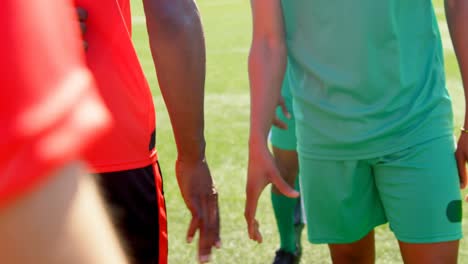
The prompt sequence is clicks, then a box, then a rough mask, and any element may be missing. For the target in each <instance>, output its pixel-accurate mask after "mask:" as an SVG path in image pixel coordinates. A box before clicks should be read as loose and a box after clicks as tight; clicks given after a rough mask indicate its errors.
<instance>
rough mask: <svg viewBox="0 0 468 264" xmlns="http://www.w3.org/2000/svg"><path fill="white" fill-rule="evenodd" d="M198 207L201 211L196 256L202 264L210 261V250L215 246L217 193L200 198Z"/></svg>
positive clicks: (217, 228) (217, 225) (217, 227)
mask: <svg viewBox="0 0 468 264" xmlns="http://www.w3.org/2000/svg"><path fill="white" fill-rule="evenodd" d="M200 206H201V210H202V211H201V223H200V240H199V243H198V256H199V260H200V262H202V263H204V262H207V261H209V260H210V256H211V249H212V247H213V246H214V245H215V243H216V239H217V237H218V234H219V232H218V230H219V224H218V222H217V219H219V218H218V195H217V193H211V194H207V195H204V196H202V197H201V205H200Z"/></svg>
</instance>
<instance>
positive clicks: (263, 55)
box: [249, 37, 287, 63]
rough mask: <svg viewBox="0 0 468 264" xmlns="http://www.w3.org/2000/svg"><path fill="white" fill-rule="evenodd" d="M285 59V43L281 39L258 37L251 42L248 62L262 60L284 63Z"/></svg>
mask: <svg viewBox="0 0 468 264" xmlns="http://www.w3.org/2000/svg"><path fill="white" fill-rule="evenodd" d="M286 57H287V50H286V43H285V42H284V41H283V40H282V39H277V38H268V37H259V38H255V37H254V39H253V41H252V46H251V48H250V55H249V60H256V59H257V58H258V59H262V60H264V61H270V62H275V61H276V62H280V63H284V62H285V61H286Z"/></svg>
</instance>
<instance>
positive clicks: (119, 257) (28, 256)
mask: <svg viewBox="0 0 468 264" xmlns="http://www.w3.org/2000/svg"><path fill="white" fill-rule="evenodd" d="M103 204H104V203H103V201H102V200H101V199H100V197H99V195H98V191H97V188H96V185H95V183H94V182H93V180H92V178H91V177H89V176H88V175H86V174H85V171H84V169H83V167H82V165H81V164H79V163H77V162H71V163H69V164H67V165H65V166H64V167H62V168H60V169H58V170H57V171H56V172H54V173H52V175H50V176H49V179H48V180H47V181H46V182H45V183H43V184H42V186H40V188H37V189H36V190H35V191H33V192H31V193H28V194H27V195H26V196H25V197H22V198H20V199H19V200H17V201H15V202H14V203H13V204H11V205H9V206H8V207H6V208H3V209H1V210H0V258H1V261H2V263H16V264H19V263H41V264H42V263H44V264H62V263H70V264H82V263H90V264H101V263H115V264H123V263H127V262H126V260H125V257H124V255H123V251H122V250H121V248H120V246H119V243H118V240H117V237H116V235H115V233H114V230H113V229H112V225H111V222H110V221H109V219H108V216H107V215H106V210H105V208H104V206H103Z"/></svg>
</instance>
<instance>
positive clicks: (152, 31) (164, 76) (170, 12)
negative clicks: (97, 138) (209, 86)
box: [143, 0, 221, 262]
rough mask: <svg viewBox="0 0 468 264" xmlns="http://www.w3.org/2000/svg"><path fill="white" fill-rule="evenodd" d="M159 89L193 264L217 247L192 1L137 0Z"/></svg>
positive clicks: (200, 42)
mask: <svg viewBox="0 0 468 264" xmlns="http://www.w3.org/2000/svg"><path fill="white" fill-rule="evenodd" d="M143 3H144V8H145V14H146V23H147V27H148V35H149V40H150V46H151V52H152V55H153V60H154V64H155V67H156V69H157V75H158V82H159V87H160V89H161V92H162V95H163V97H164V101H165V103H166V106H167V109H168V112H169V116H170V119H171V123H172V128H173V131H174V137H175V141H176V144H177V152H178V157H177V162H176V176H177V180H178V183H179V188H180V190H181V193H182V196H183V198H184V201H185V203H186V205H187V207H188V208H189V210H190V212H191V213H192V220H191V222H190V225H189V229H188V232H187V241H188V242H191V241H192V239H193V237H194V235H195V233H196V231H197V230H199V245H198V247H199V249H198V255H199V261H200V262H207V261H209V258H210V255H211V250H212V247H219V246H220V242H221V241H220V234H219V232H220V224H219V211H218V197H217V191H216V189H215V187H214V183H213V179H212V177H211V174H210V170H209V168H208V164H207V162H206V159H205V138H204V107H203V104H204V86H205V40H204V36H203V28H202V24H201V19H200V14H199V12H198V8H197V6H196V4H195V2H194V1H193V0H143Z"/></svg>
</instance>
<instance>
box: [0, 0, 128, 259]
mask: <svg viewBox="0 0 468 264" xmlns="http://www.w3.org/2000/svg"><path fill="white" fill-rule="evenodd" d="M73 12H74V10H73V6H72V5H71V3H70V2H68V3H67V1H63V0H40V1H39V0H35V1H28V0H4V1H2V7H1V8H0V23H1V24H2V27H1V28H0V33H1V36H2V42H1V44H0V47H1V48H0V58H2V59H1V60H0V87H1V89H2V96H0V123H1V126H0V262H1V263H48V264H59V263H72V264H75V263H76V264H79V263H119V264H120V263H127V261H126V260H125V257H124V255H123V251H122V250H121V249H120V246H119V243H118V240H117V238H116V236H115V234H114V230H113V229H112V227H111V224H110V221H109V219H108V218H107V215H106V214H105V210H104V208H103V203H102V201H101V199H100V197H99V196H98V194H97V191H96V186H95V184H94V182H93V181H92V179H91V178H90V177H88V176H86V175H84V174H85V171H84V169H83V166H82V165H81V163H80V162H78V161H77V160H79V159H80V158H81V157H82V154H83V151H84V150H85V148H87V147H88V146H89V145H90V144H92V142H93V141H94V140H95V139H96V138H97V137H98V136H99V135H101V134H102V131H103V129H104V128H105V127H106V126H108V122H109V115H108V113H107V111H106V110H105V108H104V107H103V105H102V102H101V100H100V99H99V96H98V93H97V91H96V90H95V89H94V82H93V80H92V78H91V76H90V74H89V72H88V70H87V69H86V67H85V65H84V57H83V55H82V53H83V52H82V49H81V42H80V38H79V30H78V27H77V25H76V22H75V21H74V20H73V19H71V18H70V17H71V15H72V14H73ZM90 216H92V217H90Z"/></svg>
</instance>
